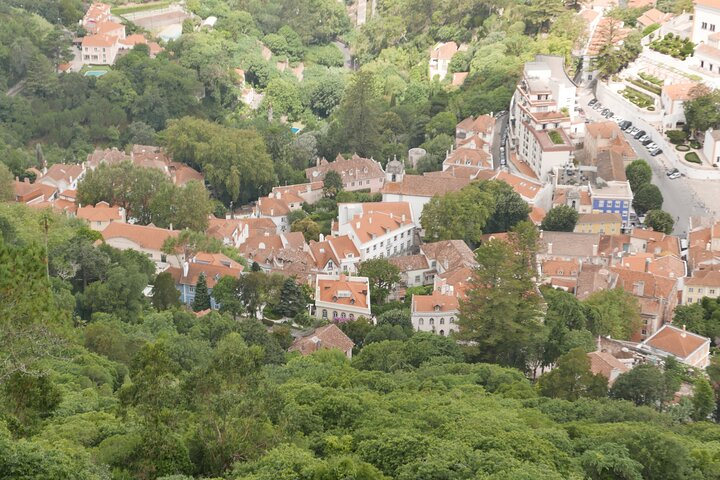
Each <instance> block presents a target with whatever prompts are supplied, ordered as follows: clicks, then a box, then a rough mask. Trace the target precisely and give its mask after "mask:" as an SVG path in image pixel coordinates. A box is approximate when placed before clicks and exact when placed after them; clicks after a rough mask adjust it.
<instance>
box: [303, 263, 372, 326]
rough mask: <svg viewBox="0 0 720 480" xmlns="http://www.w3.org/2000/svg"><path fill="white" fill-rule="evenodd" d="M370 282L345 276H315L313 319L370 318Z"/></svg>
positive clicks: (342, 319)
mask: <svg viewBox="0 0 720 480" xmlns="http://www.w3.org/2000/svg"><path fill="white" fill-rule="evenodd" d="M370 316H371V313H370V281H369V280H368V278H367V277H350V276H347V275H345V274H342V273H341V274H339V275H324V274H320V275H317V277H316V280H315V317H316V318H322V319H326V320H327V319H329V320H333V321H347V320H354V319H355V318H359V317H365V318H370Z"/></svg>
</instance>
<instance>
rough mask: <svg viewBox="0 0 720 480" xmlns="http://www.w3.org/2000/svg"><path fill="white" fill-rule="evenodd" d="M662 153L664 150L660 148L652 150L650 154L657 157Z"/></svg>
mask: <svg viewBox="0 0 720 480" xmlns="http://www.w3.org/2000/svg"><path fill="white" fill-rule="evenodd" d="M661 153H662V150H661V149H659V148H658V149H657V150H653V151H652V152H650V156H651V157H657V156H658V155H660V154H661Z"/></svg>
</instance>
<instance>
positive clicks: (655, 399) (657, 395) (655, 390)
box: [610, 363, 679, 408]
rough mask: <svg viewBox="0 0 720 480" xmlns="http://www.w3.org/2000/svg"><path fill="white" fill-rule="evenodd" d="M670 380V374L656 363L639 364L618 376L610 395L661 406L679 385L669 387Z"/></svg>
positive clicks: (641, 403) (652, 405)
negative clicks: (665, 372)
mask: <svg viewBox="0 0 720 480" xmlns="http://www.w3.org/2000/svg"><path fill="white" fill-rule="evenodd" d="M670 380H671V378H670V376H668V375H666V374H664V373H663V371H662V370H660V369H659V368H658V367H656V366H655V365H651V364H648V363H646V364H642V365H638V366H636V367H635V368H633V369H632V370H630V371H629V372H626V373H623V374H621V375H620V376H618V377H617V379H616V380H615V383H614V384H613V386H612V389H610V397H612V398H620V399H623V400H630V401H632V402H634V403H635V405H647V406H651V407H656V408H661V406H662V404H664V402H666V401H667V400H669V399H670V398H672V396H673V395H674V394H675V391H676V390H677V387H679V383H678V384H677V385H676V386H675V388H670V389H668V382H669V381H670ZM669 390H672V391H669Z"/></svg>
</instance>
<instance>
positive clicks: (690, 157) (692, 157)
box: [685, 152, 702, 164]
mask: <svg viewBox="0 0 720 480" xmlns="http://www.w3.org/2000/svg"><path fill="white" fill-rule="evenodd" d="M685 160H687V161H688V162H690V163H700V164H701V163H702V161H701V160H700V157H699V156H698V154H697V153H695V152H688V153H686V154H685Z"/></svg>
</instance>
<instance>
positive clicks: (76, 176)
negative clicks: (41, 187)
mask: <svg viewBox="0 0 720 480" xmlns="http://www.w3.org/2000/svg"><path fill="white" fill-rule="evenodd" d="M84 176H85V165H84V164H65V163H56V164H55V165H53V166H51V167H50V168H49V169H48V170H47V172H45V174H44V175H43V176H42V177H40V178H39V179H37V180H36V181H37V182H40V183H42V184H45V185H49V186H51V187H55V188H56V189H57V190H58V191H60V192H63V191H65V190H77V187H78V182H79V181H80V180H81V179H82V178H83V177H84Z"/></svg>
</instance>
